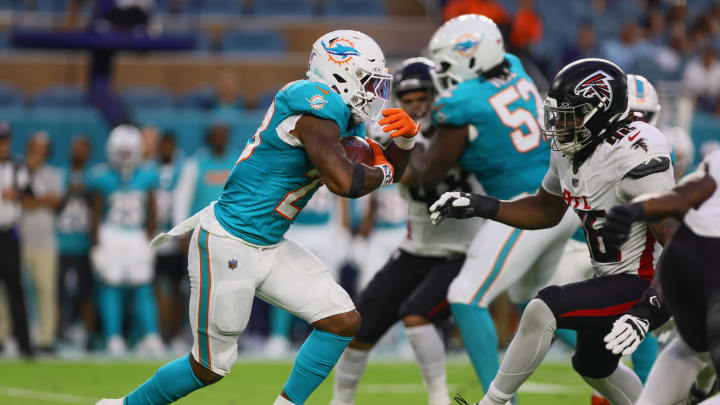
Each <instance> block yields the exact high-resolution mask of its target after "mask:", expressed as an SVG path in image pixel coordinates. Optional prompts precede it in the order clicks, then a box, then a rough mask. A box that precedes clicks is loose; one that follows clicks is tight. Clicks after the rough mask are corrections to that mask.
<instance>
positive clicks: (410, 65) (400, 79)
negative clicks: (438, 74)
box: [393, 57, 435, 99]
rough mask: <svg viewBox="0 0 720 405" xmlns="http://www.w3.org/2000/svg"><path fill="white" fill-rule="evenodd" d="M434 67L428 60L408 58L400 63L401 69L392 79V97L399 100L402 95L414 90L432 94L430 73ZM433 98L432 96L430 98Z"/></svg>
mask: <svg viewBox="0 0 720 405" xmlns="http://www.w3.org/2000/svg"><path fill="white" fill-rule="evenodd" d="M434 66H435V65H434V64H433V62H432V61H431V60H430V59H428V58H422V57H418V58H410V59H406V60H404V61H403V63H402V67H401V68H400V69H399V70H398V71H397V72H395V77H393V95H394V96H395V97H396V98H399V97H400V96H401V95H402V94H403V93H406V92H409V91H414V90H427V91H430V92H434V87H433V81H432V76H430V71H432V70H433V67H434ZM430 98H431V99H432V98H433V97H432V95H431V97H430Z"/></svg>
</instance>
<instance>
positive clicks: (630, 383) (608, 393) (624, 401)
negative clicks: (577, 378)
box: [583, 363, 642, 405]
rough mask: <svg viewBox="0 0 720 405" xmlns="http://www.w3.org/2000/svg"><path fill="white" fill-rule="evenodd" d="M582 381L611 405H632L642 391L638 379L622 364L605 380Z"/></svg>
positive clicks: (585, 378)
mask: <svg viewBox="0 0 720 405" xmlns="http://www.w3.org/2000/svg"><path fill="white" fill-rule="evenodd" d="M583 379H584V380H585V381H586V382H587V383H588V384H590V386H591V387H593V388H594V389H596V390H597V392H599V393H600V394H601V395H602V396H603V397H604V398H605V399H607V400H608V401H609V402H610V403H611V404H613V405H633V404H634V403H635V401H637V399H638V398H639V397H640V391H642V382H640V378H639V377H638V376H637V374H635V372H634V371H632V370H630V368H629V367H628V366H626V365H624V364H623V363H620V364H618V368H616V369H615V371H614V372H613V373H612V374H610V375H609V376H607V377H605V378H589V377H583Z"/></svg>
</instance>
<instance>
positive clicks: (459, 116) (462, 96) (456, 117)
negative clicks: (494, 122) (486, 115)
mask: <svg viewBox="0 0 720 405" xmlns="http://www.w3.org/2000/svg"><path fill="white" fill-rule="evenodd" d="M473 83H474V82H473V81H468V82H463V83H460V84H459V85H458V86H457V87H456V88H455V89H453V90H452V91H445V92H443V93H441V94H440V97H439V98H438V99H437V101H435V105H434V106H433V111H432V116H433V122H434V123H437V124H440V125H453V126H458V127H459V126H463V125H467V124H470V123H471V122H472V121H473V119H477V118H480V117H478V114H482V113H483V109H484V107H483V106H484V105H485V104H488V103H486V100H483V99H481V97H482V95H481V94H477V91H474V90H476V89H473V88H474V87H476V86H474V85H473Z"/></svg>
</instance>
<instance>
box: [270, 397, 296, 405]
mask: <svg viewBox="0 0 720 405" xmlns="http://www.w3.org/2000/svg"><path fill="white" fill-rule="evenodd" d="M273 405H295V404H293V403H292V402H290V401H289V400H287V399H285V397H283V396H282V395H278V397H277V398H275V402H273Z"/></svg>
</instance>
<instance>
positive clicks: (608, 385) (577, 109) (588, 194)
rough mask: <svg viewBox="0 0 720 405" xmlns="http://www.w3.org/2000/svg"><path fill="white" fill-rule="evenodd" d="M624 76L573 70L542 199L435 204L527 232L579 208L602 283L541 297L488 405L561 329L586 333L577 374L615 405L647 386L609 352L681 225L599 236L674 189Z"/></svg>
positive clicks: (436, 210)
mask: <svg viewBox="0 0 720 405" xmlns="http://www.w3.org/2000/svg"><path fill="white" fill-rule="evenodd" d="M627 92H628V90H627V83H626V78H625V73H624V72H623V71H622V70H621V69H620V68H619V67H617V66H616V65H615V64H613V63H611V62H609V61H607V60H603V59H582V60H579V61H576V62H573V63H571V64H569V65H567V66H566V67H564V68H563V69H562V70H561V71H560V72H559V73H558V74H557V75H556V76H555V79H554V80H553V83H552V87H551V88H550V92H549V93H548V96H547V97H546V98H545V103H544V111H545V119H544V123H545V128H544V131H545V137H546V140H547V141H548V142H549V143H550V146H551V149H552V150H553V151H552V156H551V159H550V169H549V170H548V172H547V174H546V175H545V179H544V180H543V183H542V187H541V188H540V190H539V191H538V192H537V193H536V194H535V195H533V196H529V197H525V198H520V199H516V200H512V201H500V200H498V199H496V198H493V197H490V196H482V195H476V194H470V193H459V192H454V193H445V194H443V196H442V197H440V199H439V200H438V201H437V202H435V204H433V206H432V207H431V211H432V212H433V214H432V216H433V218H434V219H435V221H437V222H439V221H441V220H443V219H444V218H447V217H452V218H468V217H474V216H479V217H484V218H488V219H493V220H495V221H499V222H502V223H505V224H508V225H510V226H514V227H518V228H524V229H540V228H549V227H553V226H555V225H557V224H558V223H559V222H560V219H561V218H562V217H563V215H564V214H565V212H566V211H567V207H568V206H570V207H572V208H573V209H574V210H575V212H576V213H577V214H578V216H579V217H580V220H581V222H582V225H583V229H584V230H585V236H586V239H587V242H588V248H589V250H590V255H591V257H592V263H593V267H594V270H595V273H596V275H597V277H595V278H593V279H591V280H586V281H582V282H579V283H574V284H568V285H564V286H550V287H547V288H545V289H543V290H541V291H540V293H538V295H537V297H536V298H535V299H533V300H532V301H531V302H530V304H528V306H527V308H526V309H525V312H524V313H523V316H522V319H521V321H520V326H519V328H518V331H517V334H516V335H515V338H514V339H513V341H512V343H511V344H510V347H509V348H508V351H507V354H506V355H505V358H504V359H503V362H502V365H501V366H500V371H499V372H498V374H497V376H496V377H495V379H494V380H493V382H492V384H491V386H490V389H489V390H488V392H487V393H486V395H485V397H484V398H483V400H482V401H481V402H480V404H481V405H504V404H505V403H506V402H508V401H509V400H510V399H511V398H512V396H513V395H514V394H515V392H517V390H518V388H519V387H520V385H521V384H522V383H523V382H524V381H525V380H526V379H527V378H528V377H529V376H530V374H532V373H533V371H534V370H535V368H537V366H538V365H539V364H540V362H541V361H542V359H543V358H544V357H545V354H546V353H547V351H548V349H549V347H550V343H551V341H552V338H553V335H554V334H555V331H556V330H557V329H559V328H564V329H573V330H576V331H577V332H578V339H577V340H578V342H577V350H576V352H575V354H574V355H573V358H572V364H573V367H574V368H575V370H576V371H577V372H578V373H579V374H580V375H581V376H582V377H583V379H585V381H586V382H587V383H588V384H590V385H591V386H592V387H593V388H595V389H596V390H597V391H598V392H599V393H601V394H602V395H603V396H604V397H605V398H607V399H608V400H609V401H610V402H611V403H612V404H614V405H632V404H633V403H634V402H635V400H636V399H637V398H638V396H639V395H640V391H641V389H642V384H641V383H640V379H639V378H638V377H637V376H636V375H635V373H633V372H632V371H631V370H630V369H629V368H627V367H626V366H625V365H623V364H618V363H619V360H620V355H619V354H614V353H612V352H610V351H607V350H605V342H604V341H603V338H604V337H605V335H606V334H607V333H608V332H609V331H610V330H611V328H612V325H613V322H614V321H615V320H616V319H618V317H619V316H620V315H622V314H623V313H624V312H625V311H627V310H628V309H629V308H631V307H632V306H633V305H634V304H635V303H637V302H638V301H639V300H640V298H641V296H642V295H643V293H644V292H645V290H647V288H648V286H649V285H650V280H652V277H653V272H654V269H655V262H656V258H657V256H658V254H659V252H660V250H661V247H660V246H659V245H658V243H657V242H656V241H660V242H662V243H664V242H665V241H666V240H667V238H668V235H669V234H670V233H671V232H672V231H673V230H674V228H673V229H670V228H672V224H670V223H669V222H672V220H670V221H668V220H665V221H663V222H660V223H646V222H637V223H635V224H634V225H633V227H632V229H631V232H630V234H629V235H630V236H629V238H628V240H627V241H626V242H625V243H623V244H622V245H621V246H620V247H619V248H616V249H609V248H608V246H606V245H605V243H604V240H603V236H602V235H601V234H600V233H598V231H597V229H598V225H599V224H601V223H602V221H603V219H604V217H605V213H606V210H609V209H610V208H611V207H613V206H614V205H617V204H622V203H625V202H629V201H631V200H632V199H633V198H635V197H636V196H638V195H640V194H643V193H646V192H649V191H658V190H667V189H670V188H672V187H673V186H674V183H675V182H674V178H673V169H672V165H671V161H670V147H669V145H668V143H667V141H666V139H665V136H664V135H663V134H662V133H661V132H660V131H659V130H658V129H657V128H655V127H653V126H651V125H650V124H647V123H645V122H641V121H633V120H632V117H630V118H626V117H627V114H626V110H627V107H628V93H627Z"/></svg>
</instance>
